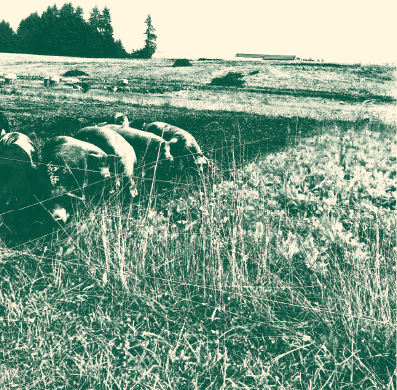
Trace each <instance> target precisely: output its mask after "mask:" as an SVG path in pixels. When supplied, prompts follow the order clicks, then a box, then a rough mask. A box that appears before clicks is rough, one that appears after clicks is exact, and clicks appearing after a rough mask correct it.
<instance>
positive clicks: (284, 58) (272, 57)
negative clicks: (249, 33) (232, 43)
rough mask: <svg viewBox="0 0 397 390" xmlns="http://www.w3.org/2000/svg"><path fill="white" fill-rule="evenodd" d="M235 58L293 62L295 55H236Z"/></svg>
mask: <svg viewBox="0 0 397 390" xmlns="http://www.w3.org/2000/svg"><path fill="white" fill-rule="evenodd" d="M236 57H239V58H257V59H262V60H268V61H270V60H276V61H295V60H296V56H295V55H279V54H244V53H237V54H236Z"/></svg>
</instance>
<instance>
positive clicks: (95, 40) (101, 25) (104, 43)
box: [0, 3, 128, 58]
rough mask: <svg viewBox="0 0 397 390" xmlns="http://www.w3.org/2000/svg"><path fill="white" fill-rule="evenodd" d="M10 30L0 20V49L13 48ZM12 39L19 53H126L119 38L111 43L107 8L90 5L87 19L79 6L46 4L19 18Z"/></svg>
mask: <svg viewBox="0 0 397 390" xmlns="http://www.w3.org/2000/svg"><path fill="white" fill-rule="evenodd" d="M12 33H13V31H12V29H11V30H10V28H9V25H8V26H7V24H6V23H5V22H4V24H1V23H0V51H1V50H3V49H4V50H8V51H9V50H11V48H12V47H16V45H15V44H12V45H11V43H12V40H11V39H10V37H11V36H12ZM14 35H15V33H14ZM16 42H20V51H21V52H22V53H29V54H48V55H64V56H77V57H108V58H109V57H121V58H123V57H124V58H125V57H127V56H128V55H127V53H126V51H125V49H124V47H123V45H122V43H121V41H117V42H115V40H114V38H113V27H112V24H111V17H110V11H109V9H108V8H107V7H105V8H104V9H103V11H102V12H100V11H99V10H98V7H94V8H93V10H92V11H91V13H90V17H89V20H88V22H87V21H85V20H84V17H83V9H82V8H81V7H76V8H74V7H73V5H72V3H66V4H64V5H63V6H62V7H61V8H60V9H58V8H57V7H56V5H54V6H52V7H48V8H47V10H46V11H44V12H43V13H42V15H41V17H39V15H38V14H37V12H36V13H34V14H31V15H29V16H28V17H27V18H26V19H24V20H22V21H21V23H20V24H19V27H18V31H17V34H16ZM6 44H7V45H8V46H7V48H5V45H6ZM10 46H11V48H10Z"/></svg>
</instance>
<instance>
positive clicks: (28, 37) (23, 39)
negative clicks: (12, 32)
mask: <svg viewBox="0 0 397 390" xmlns="http://www.w3.org/2000/svg"><path fill="white" fill-rule="evenodd" d="M40 30H41V23H40V16H39V15H38V14H37V12H35V13H33V14H30V15H29V16H28V17H27V18H25V19H23V20H22V21H21V23H19V27H18V30H17V36H18V39H19V42H20V49H21V52H22V53H28V54H39V53H40V37H41V31H40Z"/></svg>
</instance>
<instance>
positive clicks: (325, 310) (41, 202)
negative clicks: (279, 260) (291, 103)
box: [0, 137, 395, 326]
mask: <svg viewBox="0 0 397 390" xmlns="http://www.w3.org/2000/svg"><path fill="white" fill-rule="evenodd" d="M272 138H274V137H264V138H261V139H259V140H256V141H251V142H247V143H244V144H243V145H242V147H244V146H246V145H249V144H255V143H260V142H265V141H269V140H271V139H272ZM237 147H240V148H241V145H239V146H237ZM235 148H236V146H235V145H222V146H221V147H219V148H215V149H214V148H212V149H208V150H204V152H206V153H208V152H210V153H215V152H217V151H222V152H223V151H231V149H233V150H234V149H235ZM190 156H192V154H188V155H184V156H178V157H176V159H178V158H184V157H190ZM0 159H2V160H9V161H18V162H23V163H28V164H30V161H25V160H17V159H10V158H5V157H3V156H0ZM160 161H161V160H158V161H157V162H156V163H154V164H157V163H158V162H160ZM37 164H38V165H47V164H46V163H41V162H39V163H37ZM58 167H60V168H68V166H67V164H65V165H64V166H62V165H59V166H58ZM142 167H143V168H146V167H147V166H146V165H143V166H142ZM77 169H78V168H77ZM233 170H235V168H233V167H228V168H224V169H222V170H219V173H220V174H221V175H222V174H224V173H226V172H230V171H233ZM85 171H86V172H92V173H98V172H99V171H95V170H89V169H86V170H85ZM121 176H123V174H122V173H121ZM134 179H140V180H143V181H152V180H153V178H143V177H139V176H134ZM106 180H107V179H104V180H100V181H96V182H95V183H90V184H88V185H87V186H85V187H84V188H80V187H79V188H76V189H73V190H70V192H74V191H80V190H83V189H86V188H87V187H90V186H95V185H98V184H101V183H105V182H106ZM202 180H203V177H200V176H199V177H198V178H196V180H191V181H190V182H187V183H181V182H180V181H178V180H162V179H157V178H156V179H155V182H157V183H161V184H167V185H170V186H176V185H177V186H178V187H177V189H178V190H183V189H186V190H188V189H189V188H190V187H192V186H197V185H199V184H200V183H202ZM174 191H175V188H172V189H170V190H168V191H165V192H163V193H161V194H158V195H157V196H158V197H166V196H167V194H169V193H172V192H174ZM63 195H64V194H60V195H57V196H53V197H48V198H46V199H44V200H37V202H36V203H33V204H30V205H27V206H24V207H21V208H19V209H17V210H9V211H6V212H3V213H2V214H0V217H1V216H2V215H5V214H7V213H11V212H16V211H22V210H25V209H27V208H29V207H33V206H37V205H42V206H43V207H44V204H45V202H47V201H50V200H53V199H55V198H57V197H60V196H63ZM115 196H117V194H116V195H115ZM286 199H287V198H286ZM106 202H109V203H111V200H106ZM144 204H145V201H139V202H137V203H136V204H134V206H136V207H139V206H140V205H144ZM341 207H343V205H341ZM346 208H348V209H350V208H351V207H346ZM390 213H391V214H392V213H393V212H392V211H391V210H390ZM60 228H61V230H62V231H63V232H64V233H66V235H67V236H68V237H69V238H70V239H71V240H72V243H75V242H74V239H73V237H72V236H71V235H70V234H69V232H68V230H69V231H70V230H72V227H67V226H61V225H60ZM53 234H54V233H53V232H51V233H48V234H45V235H42V236H40V237H37V238H35V239H32V240H29V241H26V242H24V243H21V244H19V245H16V246H14V247H11V248H8V249H9V250H10V251H16V250H17V248H19V247H22V246H26V245H27V244H33V243H34V242H37V241H39V240H41V239H43V238H45V237H49V236H52V235H53ZM181 234H190V233H189V232H185V233H183V232H182V233H181ZM76 248H78V249H79V251H80V252H81V253H82V255H83V256H84V255H85V254H84V252H83V251H82V249H81V248H79V246H78V245H76ZM29 255H31V254H29ZM33 256H34V257H35V255H33ZM42 257H43V256H42ZM49 260H54V258H49ZM130 276H131V277H133V275H130ZM140 277H142V278H148V279H157V280H159V281H166V282H167V283H171V284H178V285H179V286H180V287H182V286H183V285H186V286H188V287H193V288H198V289H207V290H210V291H217V292H219V293H224V294H234V295H238V296H239V297H241V298H252V297H253V294H246V293H243V292H239V291H236V289H235V288H234V286H225V289H223V288H216V287H213V286H203V285H196V284H192V283H184V282H181V281H178V280H172V279H169V278H168V279H166V280H165V279H162V278H159V277H156V276H152V275H144V274H142V275H140ZM240 287H242V288H243V290H245V291H247V292H252V293H255V290H257V289H259V290H260V289H261V288H262V287H255V286H245V287H244V286H240ZM227 288H230V291H229V290H227ZM291 290H293V288H291ZM254 295H255V299H259V300H260V301H261V302H262V303H264V302H267V303H269V304H275V305H283V306H290V307H297V308H301V309H305V310H309V311H311V312H312V313H315V314H324V313H327V314H331V315H335V316H345V317H349V318H355V319H361V320H365V321H370V322H374V323H378V324H380V325H393V326H395V324H390V323H389V322H385V321H379V320H377V319H375V318H371V317H365V316H354V315H353V314H352V313H348V312H334V311H332V310H330V309H328V308H324V307H321V306H313V305H303V304H294V303H291V302H286V301H279V300H275V299H269V298H265V297H260V296H258V295H257V294H256V293H255V294H254ZM178 298H180V299H186V297H182V296H179V297H178ZM342 301H343V299H342ZM346 301H347V300H346ZM207 306H208V307H212V308H213V309H214V310H219V311H223V312H225V313H228V314H231V315H239V314H238V313H235V312H233V311H228V310H226V309H225V308H219V307H217V306H211V305H210V304H207ZM239 316H241V317H242V318H243V317H244V318H246V317H245V316H242V315H239ZM246 319H248V317H247V318H246ZM253 322H258V323H261V324H266V323H265V322H261V321H253Z"/></svg>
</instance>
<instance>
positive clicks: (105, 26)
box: [100, 7, 113, 38]
mask: <svg viewBox="0 0 397 390" xmlns="http://www.w3.org/2000/svg"><path fill="white" fill-rule="evenodd" d="M100 26H101V33H102V35H103V36H107V37H111V38H113V27H112V21H111V18H110V10H109V8H107V7H105V8H104V9H103V10H102V13H101V15H100Z"/></svg>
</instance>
